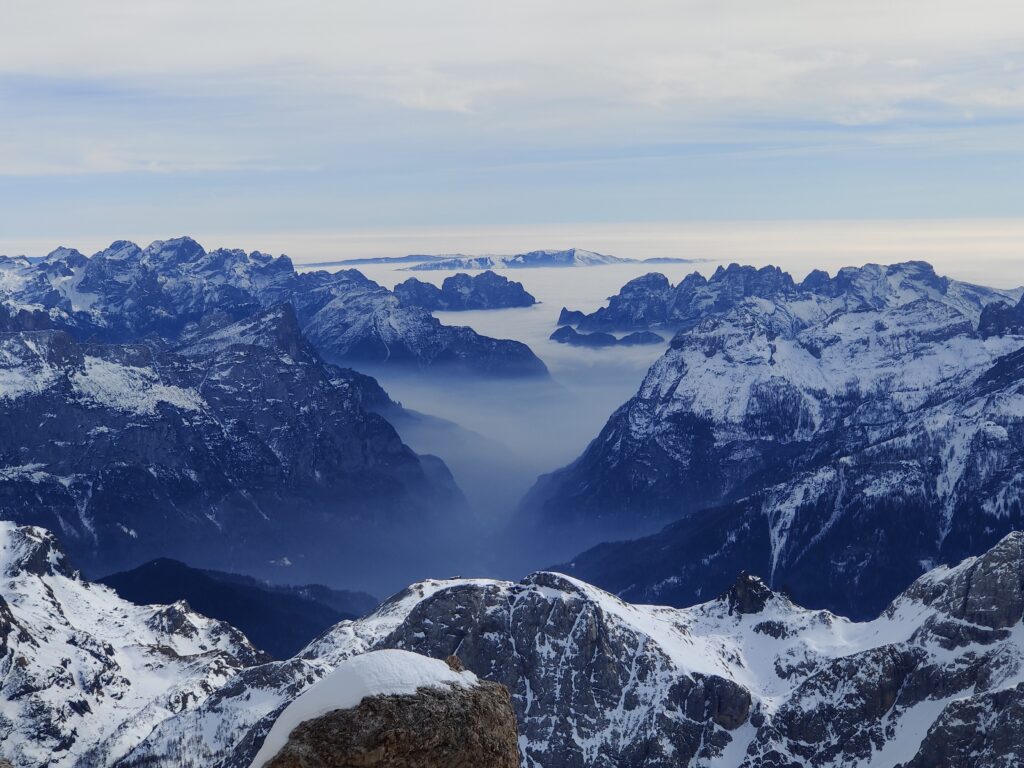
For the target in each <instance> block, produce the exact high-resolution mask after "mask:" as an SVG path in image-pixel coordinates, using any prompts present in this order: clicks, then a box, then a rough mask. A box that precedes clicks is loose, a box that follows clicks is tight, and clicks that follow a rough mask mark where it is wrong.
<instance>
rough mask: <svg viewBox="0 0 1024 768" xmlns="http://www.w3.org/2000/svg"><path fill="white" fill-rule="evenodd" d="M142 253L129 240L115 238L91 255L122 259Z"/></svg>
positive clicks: (108, 258)
mask: <svg viewBox="0 0 1024 768" xmlns="http://www.w3.org/2000/svg"><path fill="white" fill-rule="evenodd" d="M141 255H142V249H141V248H140V247H139V246H138V245H136V244H135V243H133V242H132V241H131V240H115V241H114V242H112V243H111V244H110V245H108V246H107V247H106V248H104V249H103V250H102V251H100V252H99V253H96V254H94V255H93V259H96V258H97V257H98V258H100V259H104V260H107V261H124V260H127V259H136V258H138V257H140V256H141Z"/></svg>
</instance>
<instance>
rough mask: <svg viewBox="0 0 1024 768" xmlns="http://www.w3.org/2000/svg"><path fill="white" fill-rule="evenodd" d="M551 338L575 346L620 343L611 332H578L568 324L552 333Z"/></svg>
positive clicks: (610, 345)
mask: <svg viewBox="0 0 1024 768" xmlns="http://www.w3.org/2000/svg"><path fill="white" fill-rule="evenodd" d="M550 339H551V340H552V341H557V342H559V343H560V344H570V345H572V346H574V347H593V348H598V347H614V346H615V345H616V344H618V343H619V342H618V340H617V339H616V338H615V337H614V336H612V335H611V334H610V333H578V332H577V331H576V330H575V329H573V328H572V327H571V326H568V325H563V326H562V327H561V328H559V329H558V330H557V331H555V332H554V333H552V334H551V336H550Z"/></svg>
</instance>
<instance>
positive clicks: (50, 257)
mask: <svg viewBox="0 0 1024 768" xmlns="http://www.w3.org/2000/svg"><path fill="white" fill-rule="evenodd" d="M44 261H46V262H49V263H51V264H56V263H60V264H64V265H67V266H68V267H73V268H77V267H83V266H85V263H86V262H87V261H88V259H87V258H86V257H85V255H83V254H82V252H81V251H79V250H77V249H75V248H67V247H65V246H60V247H59V248H55V249H53V250H52V251H50V252H49V253H48V254H46V258H45V259H44Z"/></svg>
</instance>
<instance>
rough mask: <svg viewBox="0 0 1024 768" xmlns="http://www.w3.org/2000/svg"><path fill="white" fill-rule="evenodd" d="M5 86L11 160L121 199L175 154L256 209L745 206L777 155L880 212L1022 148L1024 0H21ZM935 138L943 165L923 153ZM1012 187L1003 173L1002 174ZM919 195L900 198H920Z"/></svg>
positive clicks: (811, 204)
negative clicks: (241, 178)
mask: <svg viewBox="0 0 1024 768" xmlns="http://www.w3.org/2000/svg"><path fill="white" fill-rule="evenodd" d="M0 108H2V113H3V116H4V118H3V120H2V121H0V177H7V178H8V179H18V180H21V181H22V182H23V181H24V180H25V179H26V178H29V177H47V178H49V177H60V176H82V175H85V176H92V177H96V178H97V181H96V187H95V193H96V194H97V195H103V194H108V190H112V189H114V188H119V183H116V182H111V181H101V180H99V177H101V176H104V175H123V174H142V175H150V176H152V177H154V179H155V181H154V182H153V185H152V186H150V187H147V186H146V185H145V184H144V183H143V182H138V181H133V182H132V185H131V189H132V192H131V196H132V197H137V196H138V195H140V194H143V195H145V194H151V195H153V196H154V197H155V198H157V197H160V195H161V191H162V190H165V189H167V188H168V187H166V185H165V182H162V181H160V179H161V178H163V177H166V176H168V175H174V174H178V175H182V176H184V177H199V176H207V177H209V178H210V179H213V180H214V181H212V183H214V184H217V185H225V184H226V185H229V186H231V187H232V189H234V190H236V194H237V190H239V189H240V188H241V182H238V181H237V179H236V175H237V174H240V173H241V174H250V176H249V178H248V179H247V180H246V182H245V184H247V185H248V186H247V187H245V189H246V191H245V192H244V194H242V195H241V196H240V198H239V199H238V200H237V201H236V206H235V207H234V208H232V207H230V206H228V205H227V203H226V202H224V201H218V203H217V205H216V206H215V209H216V210H218V211H221V212H222V215H224V212H226V213H227V215H231V216H237V217H238V218H244V216H245V212H244V211H243V210H241V208H240V206H243V205H248V206H249V208H248V211H249V213H248V215H249V216H250V217H251V218H253V219H254V220H258V219H259V217H261V216H263V215H265V212H266V211H267V210H268V209H270V210H276V211H278V212H279V213H280V216H281V217H282V220H284V219H286V218H288V217H289V216H290V217H291V219H292V220H294V221H296V224H297V225H298V223H299V222H300V220H303V221H304V220H305V219H310V220H313V221H315V222H317V223H318V224H321V225H326V224H331V223H336V222H331V221H328V220H326V218H325V217H328V216H330V213H329V211H331V210H334V211H340V210H342V209H344V214H340V213H339V214H337V215H338V216H339V218H342V219H346V218H351V219H353V220H356V221H363V219H362V218H360V217H361V216H362V213H361V212H362V211H364V209H366V210H369V211H370V212H371V213H370V214H368V215H370V216H371V217H372V218H374V219H375V221H379V220H380V219H379V218H377V217H380V216H383V215H384V213H383V212H390V216H391V220H393V221H396V222H398V221H404V220H406V219H407V218H408V217H409V216H421V215H437V216H444V217H452V218H459V217H470V218H479V217H481V216H484V215H487V214H486V213H485V212H484V210H483V201H482V199H481V195H482V194H487V195H491V196H492V198H493V200H492V204H491V210H492V211H494V213H493V214H491V215H493V216H497V215H498V214H499V212H498V211H497V210H496V209H497V206H503V207H504V211H503V213H504V216H506V217H507V218H509V220H515V219H530V218H531V217H532V218H533V219H536V218H537V217H540V218H546V217H547V216H549V215H553V214H554V213H556V212H559V211H558V209H559V208H561V206H563V205H566V206H569V207H568V208H565V209H563V210H561V211H560V212H559V215H561V216H563V217H578V216H579V215H580V212H579V210H577V209H576V207H574V206H583V205H584V204H586V205H589V206H590V210H592V215H593V216H595V217H601V216H605V215H607V209H608V208H612V209H616V210H617V211H618V213H619V215H620V216H622V215H626V216H630V217H636V216H641V215H643V210H644V209H645V207H646V208H654V209H656V210H657V214H658V215H661V214H662V213H663V212H664V208H666V207H667V204H666V202H665V199H664V198H665V196H666V195H670V196H671V195H675V196H677V197H678V200H677V203H676V204H677V207H682V206H684V205H693V201H694V199H695V197H696V196H697V195H699V194H700V193H701V191H702V190H706V191H707V196H706V197H705V198H703V202H699V201H698V202H699V205H698V207H699V208H700V209H701V215H707V212H708V211H712V212H713V211H714V210H715V208H716V206H717V207H718V209H720V210H721V213H722V214H723V215H731V214H734V213H735V212H733V211H730V210H728V208H727V206H728V205H729V204H730V203H729V200H730V199H731V200H732V201H736V204H738V205H740V206H743V205H747V207H748V208H753V207H754V206H756V205H758V204H759V203H758V200H759V199H760V198H759V197H758V198H757V199H755V198H751V199H750V200H749V202H748V203H744V202H743V201H744V199H746V198H747V197H748V192H749V187H750V186H753V187H754V188H757V187H758V186H760V185H765V186H770V184H771V183H772V182H771V180H770V179H769V177H770V176H771V175H772V174H776V177H775V183H776V184H777V185H778V186H779V187H781V188H792V189H791V191H789V192H787V193H785V194H780V195H775V196H774V200H775V201H784V200H788V201H789V204H790V205H791V207H792V213H793V215H800V214H803V213H805V211H803V210H801V200H805V201H806V202H805V203H804V204H805V205H806V206H807V208H808V210H811V211H813V210H814V209H815V207H816V206H818V205H820V197H821V196H820V195H819V194H817V191H816V187H817V186H818V185H820V184H822V183H823V180H824V179H828V178H829V177H830V176H831V177H833V178H837V179H840V180H842V179H844V178H847V179H849V178H853V177H857V178H856V179H854V181H856V183H855V184H852V186H851V188H850V194H849V198H850V199H849V205H850V206H851V215H857V214H858V213H859V214H861V215H865V214H871V215H874V213H875V211H874V210H873V209H872V206H873V205H874V203H873V197H872V195H871V192H870V189H871V187H872V184H870V183H868V182H867V181H864V180H863V178H862V177H863V176H864V175H865V174H867V173H869V172H871V173H874V174H875V176H876V178H875V179H874V181H873V184H874V185H875V186H877V187H879V188H890V187H891V186H892V185H893V184H900V183H903V181H902V180H903V179H905V178H910V177H911V176H913V177H914V178H913V179H912V181H913V185H914V186H916V187H921V186H926V185H927V184H929V183H931V182H934V175H935V174H936V173H944V174H945V178H947V179H952V178H955V177H956V176H957V174H960V175H961V176H962V177H963V178H964V184H965V188H970V189H971V190H972V194H974V193H976V192H977V185H978V184H981V181H980V179H981V177H982V176H983V172H984V170H985V168H984V163H985V162H987V161H985V160H981V161H978V163H974V164H972V163H973V161H972V160H971V159H970V158H972V157H974V156H975V155H983V156H984V155H992V154H994V153H1001V154H1003V155H1004V156H1005V157H1006V158H1008V163H1007V162H1003V163H1002V166H1004V167H1006V166H1008V165H1012V164H1013V163H1015V162H1016V161H1017V157H1018V155H1019V153H1020V151H1021V147H1020V140H1019V139H1015V138H1014V136H1015V135H1016V136H1020V135H1022V133H1021V131H1020V129H1021V127H1022V124H1024V14H1022V13H1021V12H1020V9H1019V4H1018V3H1017V2H1008V1H1007V0H980V1H979V2H975V3H971V4H964V3H963V2H958V1H954V0H903V1H902V2H898V3H893V2H881V1H879V0H862V1H860V2H856V3H850V2H845V1H844V0H819V2H807V1H806V0H778V2H772V3H760V2H741V1H739V0H726V2H718V3H708V2H703V0H683V1H682V2H680V1H679V0H643V1H642V2H638V3H630V4H624V3H621V2H612V1H611V0H587V1H584V0H566V1H565V2H559V3H551V2H544V1H542V0H523V2H517V3H506V4H501V5H498V4H493V3H479V2H471V1H470V0H442V2H438V3H422V2H417V1H416V0H395V1H394V2H381V3H363V2H333V1H331V0H296V2H293V3H287V4H285V3H278V2H270V1H269V0H250V2H236V1H235V0H204V1H203V2H199V0H179V1H178V2H169V1H168V0H158V1H157V2H146V3H122V2H115V1H114V0H93V2H89V3H82V2H78V1H77V0H48V1H47V2H45V3H42V2H35V3H30V2H21V1H20V0H16V1H15V2H12V3H8V4H7V6H6V7H5V9H4V20H3V25H2V27H0ZM929 153H930V155H931V157H932V160H933V163H934V169H945V171H941V172H940V171H939V170H923V169H922V168H920V167H917V166H915V165H914V163H915V162H916V160H915V158H917V157H920V156H922V155H928V154H929ZM658 157H663V158H666V162H665V163H663V164H662V165H661V166H660V168H659V167H655V166H652V159H653V158H658ZM785 157H802V158H805V159H807V158H818V159H817V160H816V161H814V163H813V164H812V162H811V161H810V160H809V159H808V160H806V161H802V162H803V163H804V164H803V165H801V164H800V163H797V164H796V165H787V164H785V163H784V162H783V161H782V158H785ZM744 163H746V164H744ZM773 163H774V164H773ZM979 163H980V164H979ZM530 174H533V175H534V176H533V179H532V184H533V188H532V189H531V188H530V186H531V181H530ZM644 174H648V175H649V181H647V182H645V181H644ZM672 174H675V176H674V178H673V179H670V178H668V177H669V176H670V175H672ZM298 176H301V177H302V181H301V183H300V182H299V181H296V178H297V177H298ZM997 176H998V174H997ZM54 183H57V182H54ZM200 184H201V182H199V181H195V182H194V184H193V186H192V187H190V188H189V189H190V194H191V196H192V197H205V196H206V194H207V193H206V191H205V190H203V189H202V188H200V186H199V185H200ZM797 184H802V185H803V187H802V188H801V189H797V188H795V187H794V185H797ZM161 185H164V186H163V187H162V186H161ZM723 185H728V186H729V190H731V192H732V194H731V196H730V195H729V194H728V190H725V189H724V187H723ZM4 188H5V186H4V185H2V184H0V195H10V194H11V193H4V192H3V189H4ZM6 188H11V187H10V185H8V186H7V187H6ZM173 188H174V189H175V190H178V191H181V190H183V189H185V187H184V186H179V185H178V184H177V183H175V184H174V185H173ZM285 189H287V199H282V195H284V194H285V193H284V190H285ZM304 190H305V191H304ZM509 190H514V191H515V193H516V195H518V197H516V196H514V195H511V196H510V192H509ZM626 191H628V195H627V194H624V192H626ZM1018 191H1019V190H1018ZM57 192H58V193H59V190H57ZM1005 192H1006V185H1005V183H1004V182H1003V181H1002V180H1001V179H999V178H997V179H996V181H995V182H994V183H993V184H992V185H991V188H990V189H989V190H988V191H987V192H986V193H985V194H989V195H991V196H993V197H995V196H996V195H1000V194H1004V193H1005ZM58 193H55V195H54V197H55V199H57V200H59V199H60V198H61V194H58ZM557 193H562V194H571V195H575V196H576V200H577V202H576V203H570V202H568V201H564V198H558V197H553V196H555V195H556V194H557ZM109 194H110V196H109V197H108V199H107V203H108V205H109V207H110V208H111V209H114V208H116V207H118V206H120V205H121V204H122V203H123V202H124V199H125V195H124V194H121V193H118V194H113V193H109ZM125 194H126V193H125ZM426 194H430V195H432V197H431V199H430V200H429V201H425V200H424V199H423V197H424V195H426ZM295 195H299V196H302V195H307V196H308V199H307V200H306V201H305V203H306V204H305V206H304V208H302V210H303V211H305V213H302V212H300V213H296V212H295V211H294V210H293V209H294V208H296V207H300V206H299V205H298V203H299V202H302V201H296V200H295ZM864 195H867V196H868V197H866V198H865V197H863V196H864ZM1021 197H1024V196H1021ZM417 200H418V201H419V202H418V203H417ZM531 201H533V202H531ZM275 202H276V203H277V206H276V208H275V207H274V204H275ZM842 202H843V201H842V200H840V199H838V198H837V199H836V200H834V203H835V205H840V204H841V203H842ZM905 202H906V205H904V206H903V210H902V211H896V212H895V213H896V214H900V213H903V214H912V215H919V214H921V213H922V212H926V210H925V208H926V207H927V206H926V204H925V202H924V199H923V198H922V199H921V200H919V201H918V203H915V204H914V205H911V204H910V197H909V195H907V196H906V197H905ZM769 203H770V204H771V203H772V198H769ZM171 204H175V203H173V201H171ZM177 204H178V205H182V203H177ZM11 205H14V206H15V208H16V207H17V206H18V205H20V203H19V202H18V201H17V200H16V199H11V198H10V197H7V196H5V197H2V198H0V208H6V209H7V210H8V211H11V210H14V209H12V208H11V207H10V206H11ZM915 205H916V206H917V207H916V208H915V207H914V206H915ZM776 207H777V206H776ZM1004 208H1005V206H1003V209H1000V210H999V211H996V213H1006V211H1005V210H1004ZM624 209H626V210H624ZM868 209H871V210H868ZM911 209H913V210H911ZM182 210H184V209H182ZM769 210H772V211H774V210H775V208H773V207H772V205H769ZM945 210H946V209H945V208H943V206H941V205H938V204H936V207H935V212H936V214H937V215H939V214H941V213H942V212H943V211H945ZM285 211H288V213H287V214H286V213H284V212H285ZM314 211H316V214H315V215H314V213H313V212H314ZM829 212H831V213H833V214H835V213H836V211H835V210H833V209H830V211H825V213H829ZM62 213H65V212H62ZM741 213H743V212H742V211H741ZM746 213H748V214H749V211H746ZM16 215H17V218H18V219H19V220H21V219H23V218H24V216H23V215H22V212H17V213H16ZM66 215H74V212H73V211H69V212H66ZM318 217H320V218H318ZM366 223H370V222H369V221H367V222H366Z"/></svg>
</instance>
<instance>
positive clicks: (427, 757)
mask: <svg viewBox="0 0 1024 768" xmlns="http://www.w3.org/2000/svg"><path fill="white" fill-rule="evenodd" d="M325 710H326V711H325ZM296 722H298V724H297V725H296ZM285 732H287V740H286V741H285V742H284V744H283V745H281V746H280V748H279V745H280V744H281V740H282V738H285ZM275 750H276V753H275ZM268 754H272V756H271V757H270V759H269V760H265V759H264V758H265V757H266V756H267V755H268ZM252 765H253V768H261V767H265V768H349V766H362V767H364V768H370V767H371V766H388V768H460V767H462V766H464V767H465V768H471V767H472V766H489V768H516V766H518V765H519V749H518V745H517V734H516V719H515V714H514V713H513V711H512V702H511V699H510V698H509V693H508V689H507V688H505V686H503V685H498V684H497V683H489V682H483V681H481V680H479V679H478V678H477V677H476V675H474V674H472V673H471V672H465V671H463V669H462V665H461V663H460V662H459V661H458V659H457V658H455V657H451V658H450V659H449V661H448V663H447V664H446V663H445V662H441V661H438V660H437V659H430V658H427V657H426V656H420V655H418V654H415V653H408V652H406V651H396V650H386V651H376V652H372V653H368V654H365V655H363V656H358V657H356V658H354V659H351V660H349V661H347V662H344V663H343V664H341V666H339V667H338V669H337V670H335V671H334V673H333V674H331V675H330V676H329V677H327V678H325V679H324V680H322V681H321V682H320V683H318V684H316V685H315V686H313V687H312V688H310V689H309V690H308V691H307V692H306V693H305V694H303V695H302V696H300V697H299V698H298V699H296V700H295V702H293V703H292V704H291V705H289V706H288V707H286V708H285V709H284V711H283V712H282V713H281V715H280V716H279V717H278V720H277V722H276V723H275V724H274V727H273V728H272V729H271V731H270V733H269V734H268V735H267V738H266V740H265V741H264V746H263V748H262V749H261V750H260V752H259V754H257V756H256V758H255V759H254V760H253V763H252Z"/></svg>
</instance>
